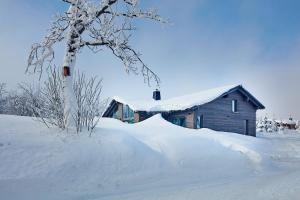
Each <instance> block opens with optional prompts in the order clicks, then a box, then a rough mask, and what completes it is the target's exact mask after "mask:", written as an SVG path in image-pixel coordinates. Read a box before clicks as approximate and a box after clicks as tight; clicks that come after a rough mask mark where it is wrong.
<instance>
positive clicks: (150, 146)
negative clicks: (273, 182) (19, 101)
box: [0, 115, 300, 199]
mask: <svg viewBox="0 0 300 200" xmlns="http://www.w3.org/2000/svg"><path fill="white" fill-rule="evenodd" d="M272 145H274V141H273V142H272V141H270V140H267V139H266V138H264V137H262V138H254V137H248V136H243V135H238V134H234V133H222V132H215V131H212V130H209V129H201V130H191V129H187V128H182V127H179V126H176V125H173V124H171V123H169V122H167V121H165V120H164V119H163V118H162V117H161V116H160V115H156V116H153V117H152V118H149V119H148V120H145V121H143V122H140V123H137V124H126V123H123V122H120V121H118V120H115V119H109V118H103V119H101V121H100V122H99V125H98V127H97V129H96V131H95V133H93V135H92V137H89V136H88V134H87V133H81V134H79V135H74V134H70V133H61V132H60V131H59V130H55V129H47V128H44V127H43V126H42V125H41V124H39V123H38V122H35V121H34V120H32V119H31V118H28V117H17V116H6V115H0V162H1V164H0V196H1V199H2V198H4V199H113V198H117V199H118V198H119V197H120V196H122V199H123V198H124V199H126V198H128V199H134V198H136V199H141V197H143V198H149V199H155V197H154V196H152V195H150V194H153V192H154V193H156V194H158V196H157V197H163V196H164V197H165V199H168V198H170V199H174V198H175V197H174V196H173V198H171V197H172V195H171V196H170V195H166V194H171V193H172V194H173V193H174V191H177V190H178V189H179V188H181V189H182V188H184V189H183V190H184V191H185V189H186V187H188V188H189V187H190V186H195V185H197V186H201V185H219V184H220V183H221V184H224V183H226V182H228V181H229V182H232V183H234V182H236V181H237V182H239V181H240V180H245V177H253V176H260V175H261V174H264V172H265V171H266V170H268V169H276V170H279V168H280V167H286V166H285V165H276V166H275V164H274V162H273V160H276V159H273V160H270V158H278V157H276V156H274V157H272V156H271V155H270V154H269V153H268V151H269V150H270V148H272ZM297 153H299V155H300V150H299V152H296V155H295V156H296V157H294V158H297V155H298V154H297ZM278 155H279V156H281V157H283V156H284V155H282V154H278ZM289 155H290V154H289ZM299 158H300V157H299ZM299 160H300V159H299ZM296 162H298V160H296ZM289 167H290V166H289ZM293 176H294V175H293ZM255 180H256V179H255ZM293 181H297V180H295V179H293ZM217 188H218V187H217ZM184 191H182V192H181V193H180V194H185V192H184ZM195 191H196V192H195V193H193V194H195V195H196V194H199V192H200V193H201V191H202V192H203V190H202V189H201V190H199V189H197V190H195ZM132 194H133V196H132ZM293 194H294V193H293ZM177 195H178V194H177ZM177 195H175V196H177ZM196 196H197V195H196ZM196 196H195V199H197V198H196ZM179 197H180V195H179V196H178V198H179ZM228 197H232V196H230V195H228ZM179 199H184V197H180V198H179ZM229 199H230V198H229Z"/></svg>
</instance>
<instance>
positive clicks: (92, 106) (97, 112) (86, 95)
mask: <svg viewBox="0 0 300 200" xmlns="http://www.w3.org/2000/svg"><path fill="white" fill-rule="evenodd" d="M19 87H20V88H21V91H22V93H23V94H25V96H26V99H27V102H28V103H27V109H29V110H30V111H31V113H32V115H31V116H35V117H36V118H35V119H36V120H38V121H40V122H43V123H44V124H45V125H46V126H47V127H58V128H60V129H65V128H67V127H66V121H65V117H64V112H63V111H64V107H65V103H64V96H63V80H62V76H61V70H59V69H58V70H57V69H56V68H50V70H49V73H48V77H47V79H46V80H45V81H44V83H43V84H42V85H41V86H39V87H34V86H33V85H29V84H24V83H23V84H20V86H19ZM72 87H73V90H74V92H75V100H76V108H77V110H76V112H75V113H73V114H72V118H73V120H74V122H75V128H76V131H77V133H78V132H81V131H82V130H83V129H87V131H89V132H90V133H91V132H92V131H93V129H94V128H95V126H96V124H97V122H98V120H99V118H100V117H101V116H102V112H103V111H104V107H105V104H106V103H107V102H106V101H102V100H101V99H100V95H101V91H102V79H98V78H97V77H91V78H87V77H86V76H85V74H84V73H80V72H79V71H77V72H76V73H75V75H74V80H73V85H72ZM23 96H24V95H23Z"/></svg>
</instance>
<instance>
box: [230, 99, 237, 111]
mask: <svg viewBox="0 0 300 200" xmlns="http://www.w3.org/2000/svg"><path fill="white" fill-rule="evenodd" d="M231 109H232V112H237V100H232V102H231Z"/></svg>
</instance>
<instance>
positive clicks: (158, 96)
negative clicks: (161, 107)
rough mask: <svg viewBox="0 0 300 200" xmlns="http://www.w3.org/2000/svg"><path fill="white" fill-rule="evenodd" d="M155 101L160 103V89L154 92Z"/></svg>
mask: <svg viewBox="0 0 300 200" xmlns="http://www.w3.org/2000/svg"><path fill="white" fill-rule="evenodd" d="M153 99H154V100H155V101H158V100H160V99H161V97H160V91H159V90H158V89H156V90H155V91H154V92H153Z"/></svg>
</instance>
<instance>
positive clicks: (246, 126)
mask: <svg viewBox="0 0 300 200" xmlns="http://www.w3.org/2000/svg"><path fill="white" fill-rule="evenodd" d="M244 134H245V135H249V120H247V119H246V120H244Z"/></svg>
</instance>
